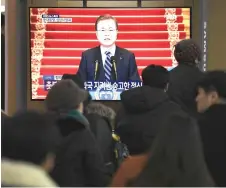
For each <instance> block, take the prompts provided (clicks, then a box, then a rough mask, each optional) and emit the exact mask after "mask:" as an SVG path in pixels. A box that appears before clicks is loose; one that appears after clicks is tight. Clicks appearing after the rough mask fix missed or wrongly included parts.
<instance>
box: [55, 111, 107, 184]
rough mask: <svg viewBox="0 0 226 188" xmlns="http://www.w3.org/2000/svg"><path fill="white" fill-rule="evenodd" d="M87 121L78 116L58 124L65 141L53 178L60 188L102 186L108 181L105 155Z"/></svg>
mask: <svg viewBox="0 0 226 188" xmlns="http://www.w3.org/2000/svg"><path fill="white" fill-rule="evenodd" d="M87 122H88V121H87V120H86V119H85V117H84V116H82V115H81V114H80V115H79V113H75V115H73V116H72V115H70V116H66V117H61V118H59V120H58V121H57V125H58V127H59V129H60V131H61V134H62V136H63V141H62V143H61V145H60V147H59V150H58V152H57V155H56V164H55V168H54V170H53V172H52V177H53V179H54V180H55V181H56V182H57V183H58V184H59V185H60V186H61V187H77V186H79V187H84V186H89V187H92V186H93V187H94V186H98V187H102V186H106V185H107V184H108V182H109V178H110V177H109V176H108V175H107V173H106V170H105V166H104V161H103V158H102V155H101V153H100V150H99V147H98V145H97V143H96V140H95V138H94V136H93V134H92V133H91V131H90V130H89V128H88V126H89V125H88V124H87Z"/></svg>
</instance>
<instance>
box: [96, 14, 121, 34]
mask: <svg viewBox="0 0 226 188" xmlns="http://www.w3.org/2000/svg"><path fill="white" fill-rule="evenodd" d="M102 20H114V21H115V25H116V29H117V30H118V22H117V20H116V19H115V18H114V17H113V16H111V15H110V14H105V15H101V16H99V17H98V18H97V20H96V23H95V30H96V31H97V25H98V23H99V22H100V21H102Z"/></svg>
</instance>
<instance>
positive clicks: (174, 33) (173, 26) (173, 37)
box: [164, 8, 180, 67]
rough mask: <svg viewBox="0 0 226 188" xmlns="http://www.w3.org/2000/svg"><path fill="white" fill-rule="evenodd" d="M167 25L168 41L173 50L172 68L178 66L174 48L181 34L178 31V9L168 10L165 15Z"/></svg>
mask: <svg viewBox="0 0 226 188" xmlns="http://www.w3.org/2000/svg"><path fill="white" fill-rule="evenodd" d="M164 17H165V18H166V25H167V30H168V40H169V43H170V49H171V58H172V66H173V67H175V66H177V61H176V59H175V57H174V46H175V44H176V43H177V42H178V41H179V40H180V32H179V31H178V23H177V15H176V8H166V9H165V15H164Z"/></svg>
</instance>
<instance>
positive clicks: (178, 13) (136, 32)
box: [29, 7, 191, 100]
mask: <svg viewBox="0 0 226 188" xmlns="http://www.w3.org/2000/svg"><path fill="white" fill-rule="evenodd" d="M100 16H103V17H104V18H103V17H101V18H100ZM98 18H99V20H98V21H97V19H98ZM112 18H113V19H112ZM116 22H117V24H116ZM29 28H30V52H31V53H30V54H31V58H30V63H31V99H32V100H43V99H45V97H46V95H47V93H48V90H49V89H51V87H52V86H53V85H54V84H55V83H56V82H57V81H59V80H61V79H62V75H64V74H72V75H76V74H77V76H78V77H79V78H81V79H82V80H83V81H84V87H85V89H87V90H88V91H89V93H90V95H91V96H92V98H93V100H120V93H121V92H122V91H124V90H128V89H131V88H134V87H140V86H141V85H142V82H141V80H140V76H141V72H142V70H143V69H144V68H145V67H146V66H148V65H150V64H155V65H162V66H164V67H166V68H167V69H169V70H171V69H172V68H174V67H176V66H177V62H176V60H175V59H174V56H173V48H174V45H175V44H176V43H177V42H178V41H180V40H183V39H188V38H190V37H191V29H190V28H191V8H173V7H171V8H41V7H40V8H38V7H36V8H30V27H29Z"/></svg>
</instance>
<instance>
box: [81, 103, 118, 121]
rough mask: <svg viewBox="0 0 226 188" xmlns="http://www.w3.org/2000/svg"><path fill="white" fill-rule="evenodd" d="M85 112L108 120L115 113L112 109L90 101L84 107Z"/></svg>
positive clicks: (110, 119) (113, 116) (113, 117)
mask: <svg viewBox="0 0 226 188" xmlns="http://www.w3.org/2000/svg"><path fill="white" fill-rule="evenodd" d="M85 113H86V114H98V115H99V116H101V117H104V118H107V119H108V120H109V122H111V121H112V120H114V119H115V116H116V113H115V111H114V110H113V109H111V108H110V107H108V106H105V105H104V104H101V103H98V102H91V103H90V104H89V105H88V106H87V107H86V109H85Z"/></svg>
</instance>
